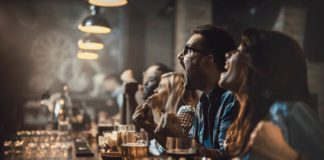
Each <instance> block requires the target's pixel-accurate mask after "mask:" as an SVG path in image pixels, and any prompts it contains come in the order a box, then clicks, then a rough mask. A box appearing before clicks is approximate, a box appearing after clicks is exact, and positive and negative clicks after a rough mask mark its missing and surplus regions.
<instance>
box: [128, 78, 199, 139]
mask: <svg viewBox="0 0 324 160" xmlns="http://www.w3.org/2000/svg"><path fill="white" fill-rule="evenodd" d="M197 100H198V95H197V94H196V93H195V91H188V90H185V88H184V75H183V74H181V73H175V72H170V73H166V74H163V75H162V76H161V81H160V83H159V86H158V87H157V89H156V90H155V91H154V94H153V95H152V96H150V97H149V98H148V99H147V100H146V102H145V103H144V104H143V105H141V106H138V107H137V108H136V111H135V113H134V114H133V120H134V121H135V122H136V124H137V125H139V126H140V127H141V128H144V129H145V130H146V131H147V132H148V133H149V134H151V135H152V136H153V137H154V138H156V139H157V140H158V141H159V142H160V144H162V145H163V144H164V139H165V137H166V136H177V135H172V132H166V130H161V129H160V130H156V128H157V126H158V125H162V124H161V121H163V118H164V117H166V116H164V115H167V116H177V119H176V120H177V121H180V124H181V127H179V128H176V129H178V130H180V132H182V133H184V134H188V132H189V130H190V128H191V126H192V122H193V118H194V115H195V106H196V104H197ZM150 112H151V113H152V114H153V118H149V114H150ZM160 128H161V127H160ZM162 132H164V133H162ZM169 133H170V134H169ZM175 133H179V132H175Z"/></svg>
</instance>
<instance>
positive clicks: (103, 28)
mask: <svg viewBox="0 0 324 160" xmlns="http://www.w3.org/2000/svg"><path fill="white" fill-rule="evenodd" d="M90 11H91V15H90V16H88V17H86V18H85V19H84V20H83V21H82V23H81V24H80V25H79V29H80V30H81V31H83V32H87V33H96V34H105V33H110V32H111V27H110V24H109V22H108V21H107V20H106V19H105V18H103V17H101V16H99V15H98V14H97V13H98V12H99V8H98V7H96V6H93V5H91V6H90Z"/></svg>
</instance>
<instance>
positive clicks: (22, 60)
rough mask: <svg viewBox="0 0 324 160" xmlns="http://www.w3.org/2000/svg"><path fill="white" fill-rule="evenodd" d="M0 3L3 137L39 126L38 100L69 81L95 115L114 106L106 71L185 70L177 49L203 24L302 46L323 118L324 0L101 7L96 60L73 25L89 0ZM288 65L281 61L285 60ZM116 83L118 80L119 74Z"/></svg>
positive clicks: (190, 0)
mask: <svg viewBox="0 0 324 160" xmlns="http://www.w3.org/2000/svg"><path fill="white" fill-rule="evenodd" d="M1 2H2V3H1V5H0V56H1V58H0V70H1V72H0V73H1V76H0V108H1V111H0V135H1V139H5V138H8V137H9V136H10V135H13V133H15V131H17V130H22V129H36V128H38V129H39V128H44V126H45V124H46V123H47V121H48V120H47V118H48V117H47V116H46V114H45V112H47V111H46V110H44V109H40V108H42V104H41V103H39V102H40V100H41V99H42V98H44V97H46V96H49V93H56V92H61V90H62V86H64V85H67V86H69V95H70V97H71V98H72V99H73V102H75V103H74V104H77V105H79V106H82V107H83V108H84V109H85V110H86V112H87V113H88V115H89V117H90V119H91V120H92V121H95V120H96V119H98V114H99V113H101V111H105V113H107V114H108V115H107V116H113V115H114V114H115V113H116V112H118V107H117V108H116V107H115V105H112V104H111V102H109V101H107V99H108V98H109V95H108V94H107V92H109V87H108V86H107V85H105V81H106V80H107V77H109V76H111V75H117V76H115V77H117V78H116V79H119V75H120V73H121V72H122V71H123V70H125V69H132V70H133V72H134V77H135V79H137V80H138V81H139V82H141V78H142V72H143V71H144V70H145V69H146V68H147V66H149V65H151V64H153V63H157V62H160V63H164V64H166V65H167V66H169V67H171V68H174V69H175V70H176V71H182V69H181V67H180V65H179V64H178V62H177V59H176V55H177V53H178V52H180V51H181V50H182V49H183V47H184V45H185V43H186V41H187V39H188V38H189V36H190V30H191V29H192V28H193V27H195V26H198V25H202V24H214V25H216V26H220V27H222V28H225V29H226V30H228V31H230V33H232V34H233V36H234V37H235V39H236V41H237V43H238V42H239V39H240V34H241V32H242V31H243V30H244V29H245V28H248V27H256V28H263V29H273V30H277V31H280V32H283V33H285V34H288V35H289V36H291V37H293V38H294V39H295V40H296V41H298V42H299V44H300V45H301V46H302V47H303V48H304V51H305V55H306V57H307V62H308V77H309V79H308V80H309V87H310V90H311V93H312V95H313V99H314V102H315V104H314V106H316V110H317V111H318V114H319V115H320V117H321V120H322V122H323V120H324V83H323V82H324V74H323V73H324V72H323V71H324V53H323V49H322V46H323V45H324V44H323V37H324V30H323V28H324V0H129V1H128V4H127V5H125V6H122V7H114V8H112V7H105V8H99V9H98V10H97V14H100V15H101V16H102V17H104V18H105V19H106V20H107V21H109V24H110V27H111V32H110V33H109V34H100V35H97V36H98V37H99V38H100V39H101V41H102V43H103V44H104V48H103V49H102V50H100V51H99V52H98V58H97V59H96V60H83V59H79V58H77V53H78V51H79V47H78V41H79V40H80V39H82V38H83V37H84V36H85V35H86V34H85V33H84V32H81V31H80V30H79V29H78V26H79V24H80V23H82V21H83V20H84V19H85V17H87V16H89V15H90V12H91V10H90V9H89V7H90V5H89V3H88V2H87V1H86V0H2V1H1ZM282 67H285V66H282ZM117 81H118V80H117Z"/></svg>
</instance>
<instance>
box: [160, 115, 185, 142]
mask: <svg viewBox="0 0 324 160" xmlns="http://www.w3.org/2000/svg"><path fill="white" fill-rule="evenodd" d="M155 133H157V134H160V133H161V134H164V135H166V136H171V137H180V136H182V135H183V131H182V126H181V122H180V119H179V118H178V117H177V115H175V114H173V113H165V114H163V116H162V117H161V119H160V122H159V123H158V126H157V127H156V129H155Z"/></svg>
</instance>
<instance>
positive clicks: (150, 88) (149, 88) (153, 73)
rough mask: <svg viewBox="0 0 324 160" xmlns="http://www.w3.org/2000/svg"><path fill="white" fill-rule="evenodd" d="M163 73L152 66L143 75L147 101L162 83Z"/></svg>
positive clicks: (144, 93)
mask: <svg viewBox="0 0 324 160" xmlns="http://www.w3.org/2000/svg"><path fill="white" fill-rule="evenodd" d="M161 75H162V72H161V71H159V70H158V66H156V65H153V66H150V67H149V68H148V69H147V70H146V71H145V72H144V74H143V98H144V99H145V100H146V99H147V98H148V97H149V96H151V95H152V94H153V93H154V90H155V89H156V87H158V85H159V83H160V79H161Z"/></svg>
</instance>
